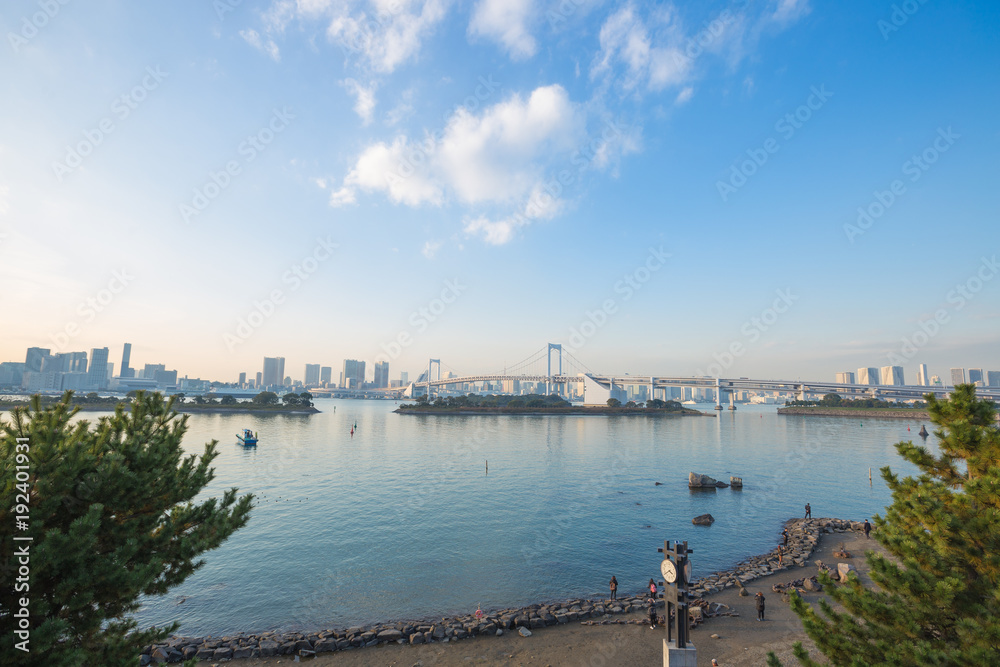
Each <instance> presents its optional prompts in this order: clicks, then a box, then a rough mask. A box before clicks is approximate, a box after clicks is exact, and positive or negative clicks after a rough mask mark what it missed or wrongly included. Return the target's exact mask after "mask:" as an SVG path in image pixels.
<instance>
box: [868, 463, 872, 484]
mask: <svg viewBox="0 0 1000 667" xmlns="http://www.w3.org/2000/svg"><path fill="white" fill-rule="evenodd" d="M871 483H872V467H871V466H868V485H869V486H871Z"/></svg>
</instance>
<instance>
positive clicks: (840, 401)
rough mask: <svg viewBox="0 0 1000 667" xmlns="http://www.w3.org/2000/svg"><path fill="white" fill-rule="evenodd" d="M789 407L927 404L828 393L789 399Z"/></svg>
mask: <svg viewBox="0 0 1000 667" xmlns="http://www.w3.org/2000/svg"><path fill="white" fill-rule="evenodd" d="M785 405H786V406H787V407H792V408H808V407H821V408H856V409H863V410H889V409H891V410H924V409H925V408H926V407H927V404H926V403H924V402H923V401H914V402H912V403H900V402H897V401H884V400H882V399H880V398H843V397H842V396H841V395H840V394H826V395H824V396H823V398H821V399H820V400H818V401H788V402H787V403H785Z"/></svg>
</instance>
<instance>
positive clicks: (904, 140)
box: [0, 0, 1000, 382]
mask: <svg viewBox="0 0 1000 667" xmlns="http://www.w3.org/2000/svg"><path fill="white" fill-rule="evenodd" d="M998 14H1000V8H998V7H997V6H996V4H994V3H986V2H979V3H977V2H962V3H933V2H926V3H923V4H921V3H919V2H917V1H916V0H911V1H910V2H909V3H883V2H876V3H863V4H861V5H858V6H852V7H851V8H850V10H847V9H845V8H843V7H840V6H837V7H831V6H824V5H820V4H818V3H810V2H806V1H805V0H778V1H775V0H771V1H768V2H754V1H751V2H735V3H725V2H702V3H693V2H692V3H676V4H671V3H658V4H655V5H654V4H648V3H636V2H632V3H628V2H624V3H623V2H598V1H596V0H566V1H564V2H562V3H558V2H542V3H529V2H525V1H523V0H508V1H499V0H478V1H475V2H447V1H445V0H429V1H427V2H419V1H417V0H412V1H406V0H394V1H380V2H365V1H362V2H353V1H347V2H327V1H325V0H300V1H299V2H294V1H291V0H268V1H267V2H252V1H250V0H244V1H243V2H237V1H236V0H218V1H216V2H214V4H213V3H212V2H194V1H191V2H175V3H127V2H90V3H86V4H84V3H81V2H71V1H70V2H65V4H60V3H59V2H58V1H57V0H53V1H52V2H48V3H47V2H21V1H17V2H9V3H5V5H4V8H3V14H2V15H0V29H2V33H3V35H4V44H3V45H0V53H2V55H0V100H2V102H0V277H2V278H3V285H4V289H3V304H4V313H5V315H4V317H3V318H2V321H0V358H2V359H4V360H21V359H23V353H24V352H23V351H24V349H25V348H26V347H28V346H32V345H39V346H43V347H51V348H55V349H58V350H61V351H70V350H83V349H86V350H89V349H90V348H91V347H95V346H104V345H108V346H110V347H111V356H112V358H113V359H115V360H116V361H117V358H118V357H119V356H120V351H121V344H122V343H123V342H125V341H129V342H131V343H132V344H133V351H132V359H133V365H136V364H139V365H141V364H143V363H165V364H167V366H168V368H177V369H178V370H179V371H180V372H181V374H182V375H184V374H187V375H190V376H192V377H197V376H200V377H211V378H217V379H233V378H235V376H236V374H237V373H238V372H240V371H248V372H250V373H251V375H252V374H253V373H254V372H256V371H258V370H260V367H261V358H262V357H263V356H265V355H266V356H284V357H286V369H287V371H289V372H290V374H291V375H292V376H293V377H297V378H300V377H301V376H302V367H303V365H304V364H305V363H322V364H324V365H332V366H334V367H335V368H336V367H339V366H340V364H341V360H342V359H344V358H358V359H367V360H369V361H370V362H371V361H374V360H376V359H377V358H388V359H389V361H390V367H391V377H393V378H397V377H398V372H399V371H400V370H407V371H410V373H411V376H412V375H413V374H414V373H415V372H418V371H419V369H420V368H423V367H426V363H427V361H426V360H427V359H428V357H435V358H441V360H442V362H443V363H444V364H445V366H446V368H451V369H454V370H456V371H458V372H462V373H473V372H488V371H496V370H499V369H501V368H502V367H503V365H504V363H507V364H508V365H510V364H513V363H514V362H516V361H519V360H521V359H523V358H524V357H527V356H529V355H530V354H531V353H532V352H534V351H535V350H537V349H539V348H541V347H542V346H543V345H544V344H545V343H547V342H562V343H565V344H566V345H567V346H572V348H573V354H574V356H575V357H576V358H578V359H579V360H581V361H582V362H583V363H584V364H585V365H586V366H587V367H588V368H589V369H592V370H595V371H600V372H619V373H624V372H629V373H636V374H638V373H657V374H677V375H690V374H695V373H706V374H709V373H711V374H714V372H715V371H721V374H722V375H723V376H729V375H733V376H754V377H769V378H816V379H833V373H834V372H836V371H839V370H854V369H856V368H858V367H860V366H882V365H887V364H889V363H890V361H895V362H896V363H902V365H903V366H904V368H905V370H906V377H907V380H908V381H909V382H912V381H914V380H915V376H916V364H917V363H926V364H928V367H929V370H930V372H931V373H932V374H938V375H941V376H942V377H944V376H946V375H947V369H948V367H950V366H964V367H984V368H986V369H993V370H1000V352H998V350H1000V327H998V324H1000V280H995V278H996V277H1000V276H997V275H996V274H997V273H998V272H1000V269H998V268H997V267H996V266H995V263H994V262H995V258H996V256H997V255H998V254H1000V226H998V225H997V219H998V208H1000V206H998V204H1000V201H998V198H1000V190H998V188H997V187H996V175H997V156H998V153H1000V128H998V121H997V119H998V115H997V107H998V97H1000V95H998V91H1000V86H998V74H997V73H998V72H1000V48H998V46H1000V44H998V41H1000V38H998V35H1000V30H998V28H1000V25H998V23H1000V21H998ZM914 156H916V158H917V159H916V161H915V160H914ZM894 190H895V192H894ZM859 208H861V209H862V210H863V211H867V212H868V217H862V218H861V219H860V221H859ZM668 255H669V256H668ZM630 281H631V284H632V286H630ZM779 311H780V312H779ZM755 318H756V319H755ZM595 322H596V324H594V323H595ZM904 339H905V340H904ZM394 341H396V342H397V344H396V345H394V344H393V342H394ZM399 341H402V344H398V342H399ZM734 350H735V351H736V353H735V354H734V353H733V351H734ZM379 355H384V356H382V357H379ZM727 355H731V356H727ZM713 364H714V365H715V367H714V368H713Z"/></svg>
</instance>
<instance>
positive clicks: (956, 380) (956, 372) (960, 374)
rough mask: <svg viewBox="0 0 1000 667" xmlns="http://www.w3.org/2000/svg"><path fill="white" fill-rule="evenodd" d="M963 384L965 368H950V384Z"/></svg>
mask: <svg viewBox="0 0 1000 667" xmlns="http://www.w3.org/2000/svg"><path fill="white" fill-rule="evenodd" d="M960 384H965V369H964V368H952V369H951V386H952V387H954V386H956V385H960Z"/></svg>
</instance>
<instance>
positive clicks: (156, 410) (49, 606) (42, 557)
mask: <svg viewBox="0 0 1000 667" xmlns="http://www.w3.org/2000/svg"><path fill="white" fill-rule="evenodd" d="M71 400H72V395H71V392H67V393H66V394H65V395H64V396H63V399H62V401H61V402H59V403H57V404H55V405H52V406H49V407H47V408H45V409H42V408H41V402H40V400H39V398H38V397H37V396H36V397H34V398H33V399H32V407H31V408H30V409H27V408H15V409H14V410H13V412H12V413H11V415H10V417H9V421H0V466H2V467H0V475H2V479H0V482H2V483H0V503H2V507H3V508H4V516H3V519H4V520H3V521H2V522H0V632H2V634H3V637H4V641H3V643H2V646H0V664H4V665H19V664H45V665H58V666H60V667H78V666H82V665H102V667H103V666H113V667H119V666H121V667H135V665H136V664H138V659H139V653H140V651H141V649H142V647H143V646H145V645H147V644H150V643H153V642H157V641H161V640H162V639H164V638H165V637H167V636H168V635H169V634H170V633H172V632H174V631H175V630H176V629H177V627H178V625H177V624H176V623H173V624H169V625H167V626H164V627H162V628H149V629H139V628H138V626H137V623H136V622H135V620H133V619H132V618H131V615H132V613H134V612H135V611H136V610H137V609H138V608H139V602H138V599H139V597H140V596H142V595H163V594H165V593H166V592H167V591H168V590H170V589H171V588H172V587H174V586H177V585H178V584H180V583H181V582H182V581H184V580H185V579H186V578H187V577H188V576H190V575H191V574H192V573H193V572H194V571H195V570H196V569H198V568H199V567H200V566H201V565H202V562H203V561H200V560H197V559H198V558H199V556H200V555H201V554H203V553H204V552H206V551H209V550H211V549H215V548H216V547H218V546H219V545H220V544H222V543H223V542H224V541H225V540H226V539H228V538H229V536H230V535H232V534H233V533H234V532H235V531H236V530H238V529H239V528H241V527H243V526H244V525H246V522H247V520H248V519H249V516H250V508H251V504H252V501H253V496H252V495H251V494H247V495H244V496H242V497H238V496H237V489H235V488H233V489H229V490H227V491H225V492H224V493H223V494H222V495H221V497H216V498H207V499H205V500H203V501H201V502H198V503H195V502H193V499H194V498H195V497H196V496H197V495H198V494H199V493H201V492H202V490H203V489H205V487H206V486H208V484H209V483H210V482H211V481H212V479H213V477H214V471H213V469H212V468H211V467H210V466H211V463H212V460H213V459H214V458H215V457H216V455H217V452H216V450H215V442H212V443H209V444H207V445H206V446H205V451H204V453H203V454H202V455H201V456H200V457H199V456H197V455H195V454H191V455H189V456H183V449H182V447H181V440H182V438H183V437H184V433H185V431H186V430H187V418H186V417H180V418H178V416H177V413H176V412H175V411H174V410H173V409H172V404H173V402H172V401H166V402H165V401H164V400H163V396H162V395H160V394H143V393H139V394H138V395H137V396H136V399H135V401H134V402H133V403H132V405H131V406H130V407H129V408H127V409H128V410H129V412H126V408H125V406H122V405H119V406H118V407H117V409H116V411H115V414H114V415H113V416H110V417H101V418H100V420H99V421H98V422H97V423H96V424H91V423H90V422H87V421H76V422H74V421H73V417H74V415H76V413H77V410H78V409H74V408H73V407H72V406H71ZM19 438H20V439H22V440H21V442H20V443H19V441H18V439H19ZM23 439H26V440H23ZM25 443H26V444H27V447H24V446H21V447H20V448H19V447H18V445H19V444H21V445H24V444H25ZM19 455H22V456H19ZM16 465H25V466H27V467H28V469H27V480H26V481H25V479H24V475H21V477H20V478H18V477H17V472H24V469H23V468H22V469H21V470H20V471H18V470H17V469H16ZM24 493H28V494H29V495H30V501H29V502H28V503H26V505H27V506H26V507H23V506H22V505H25V503H24V502H23V500H24V499H23V497H18V495H17V494H24ZM14 514H19V515H21V514H23V515H26V516H27V517H28V520H27V523H28V528H27V530H21V529H19V528H18V527H17V525H16V524H15V521H14V518H15V517H14ZM15 534H16V535H17V536H22V537H23V536H30V537H32V538H34V539H33V541H31V542H29V543H27V544H29V545H30V546H29V551H30V579H29V581H28V583H29V585H30V590H27V591H23V592H20V593H15V592H14V591H15V576H16V574H17V572H18V569H17V568H18V567H19V566H18V562H19V560H18V557H16V556H15V555H14V551H15V549H16V548H21V546H22V545H23V544H26V542H15V541H14V536H15ZM21 597H26V598H28V599H29V606H28V610H29V621H28V622H29V626H30V627H29V631H30V644H29V645H28V646H29V648H30V653H24V652H22V651H20V650H18V649H16V648H15V643H17V642H18V641H20V639H19V638H18V636H17V635H16V634H15V630H16V629H18V628H19V626H18V619H16V618H15V617H14V616H13V614H14V613H15V612H17V611H18V610H19V609H20V599H19V598H21Z"/></svg>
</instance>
